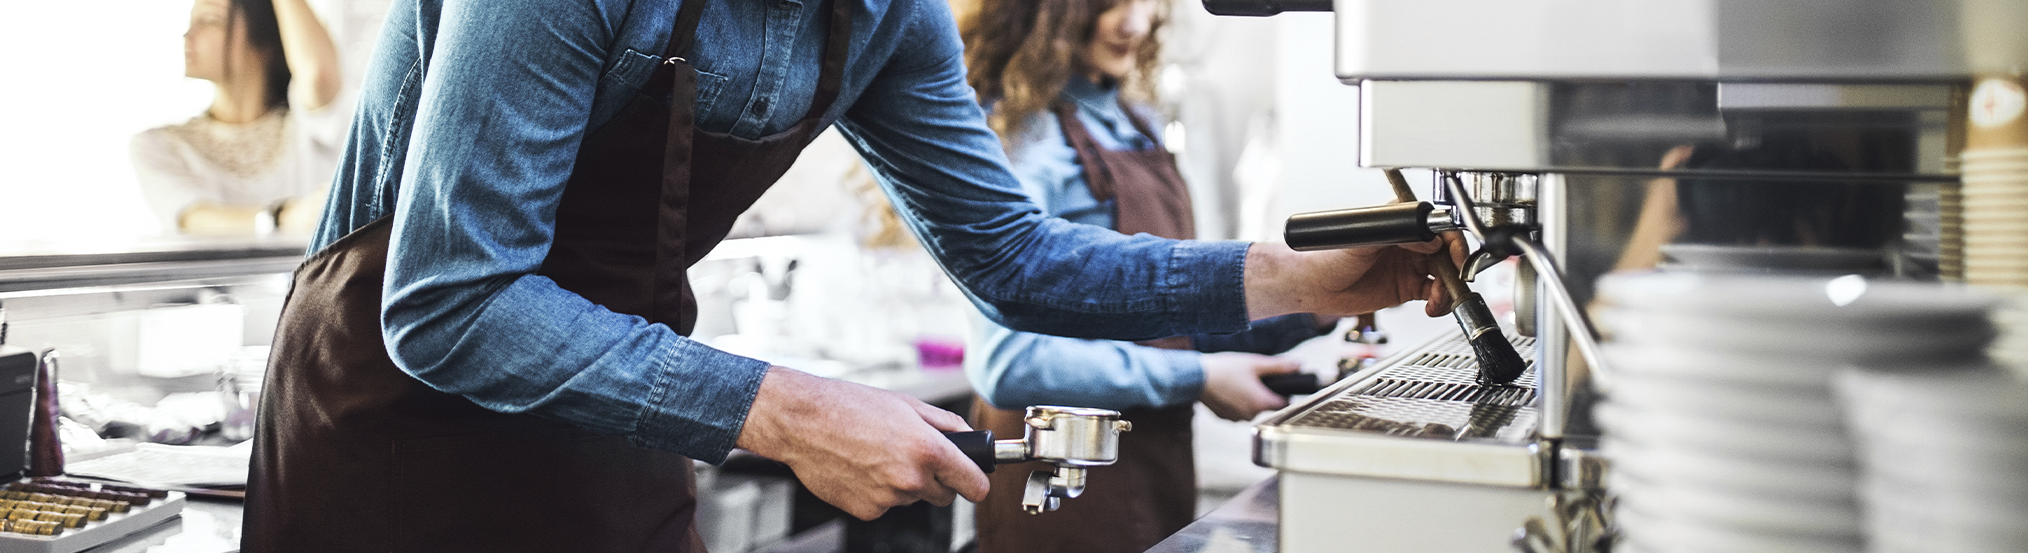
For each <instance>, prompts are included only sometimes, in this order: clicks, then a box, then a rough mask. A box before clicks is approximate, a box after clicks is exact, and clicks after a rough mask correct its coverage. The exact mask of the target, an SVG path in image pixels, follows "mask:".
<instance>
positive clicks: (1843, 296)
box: [1598, 272, 1997, 320]
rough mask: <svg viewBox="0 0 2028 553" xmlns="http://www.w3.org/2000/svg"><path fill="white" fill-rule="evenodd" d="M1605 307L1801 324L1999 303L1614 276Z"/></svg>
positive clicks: (1833, 284)
mask: <svg viewBox="0 0 2028 553" xmlns="http://www.w3.org/2000/svg"><path fill="white" fill-rule="evenodd" d="M1598 292H1599V296H1600V298H1601V299H1604V300H1606V301H1608V302H1609V303H1611V304H1613V305H1617V306H1621V307H1626V308H1630V309H1638V310H1656V311H1670V312H1685V313H1713V314H1723V315H1727V316H1755V315H1768V316H1776V317H1781V318H1790V319H1801V320H1826V319H1831V318H1846V319H1877V318H1887V319H1906V318H1910V317H1915V318H1935V317H1944V318H1955V317H1964V316H1972V315H1975V314H1978V313H1984V312H1986V311H1988V310H1990V309H1991V308H1992V307H1993V306H1994V305H1995V304H1996V302H1997V299H1996V298H1994V297H1993V296H1990V295H1987V294H1984V293H1980V292H1974V291H1971V290H1968V289H1965V288H1952V287H1946V286H1943V285H1940V284H1923V283H1914V282H1896V281H1885V280H1872V279H1863V278H1846V277H1797V276H1763V275H1717V274H1698V273H1670V272H1649V273H1614V274H1609V275H1606V276H1605V277H1604V278H1601V279H1599V283H1598Z"/></svg>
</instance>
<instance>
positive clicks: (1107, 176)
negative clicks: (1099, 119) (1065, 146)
mask: <svg viewBox="0 0 2028 553" xmlns="http://www.w3.org/2000/svg"><path fill="white" fill-rule="evenodd" d="M1050 107H1051V108H1054V110H1055V111H1056V120H1057V121H1058V123H1059V124H1060V125H1062V127H1063V139H1064V140H1065V141H1067V142H1070V149H1072V150H1075V151H1076V152H1077V161H1078V162H1079V163H1080V164H1082V165H1084V186H1085V188H1086V189H1088V190H1090V191H1091V197H1092V199H1094V200H1098V201H1100V202H1106V201H1111V200H1112V199H1114V198H1117V197H1119V192H1118V191H1117V190H1115V189H1114V187H1113V177H1112V175H1113V174H1112V172H1111V171H1107V170H1106V162H1105V156H1103V155H1100V149H1099V146H1098V143H1097V142H1096V141H1093V140H1092V138H1091V132H1090V131H1089V130H1086V129H1085V127H1084V121H1082V120H1079V119H1078V118H1077V108H1076V107H1075V106H1072V105H1070V103H1069V102H1064V101H1061V100H1059V101H1056V102H1051V103H1050Z"/></svg>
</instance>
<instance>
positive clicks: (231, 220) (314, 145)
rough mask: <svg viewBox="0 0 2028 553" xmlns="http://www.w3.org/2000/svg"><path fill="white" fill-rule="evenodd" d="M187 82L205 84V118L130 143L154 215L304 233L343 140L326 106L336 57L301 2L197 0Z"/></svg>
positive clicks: (188, 39)
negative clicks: (212, 88) (213, 89)
mask: <svg viewBox="0 0 2028 553" xmlns="http://www.w3.org/2000/svg"><path fill="white" fill-rule="evenodd" d="M183 60H184V74H185V75H186V76H189V77H192V78H197V79H204V80H207V81H211V82H212V83H213V84H215V85H217V90H218V92H217V95H216V96H215V97H213V99H212V101H211V106H210V107H208V108H206V109H205V110H204V112H203V113H200V114H198V115H197V116H196V117H192V118H190V120H189V121H185V122H182V123H178V124H174V125H168V126H163V127H157V128H154V129H149V130H147V131H143V132H142V133H140V134H138V135H135V136H134V138H133V141H132V142H131V144H130V146H131V148H130V151H131V154H132V155H133V158H134V171H135V173H136V176H137V177H138V178H139V180H140V185H141V191H142V193H143V195H144V196H145V197H146V199H147V202H148V206H149V208H150V209H151V210H152V211H154V212H155V214H156V216H157V217H158V218H159V219H160V220H161V221H162V224H163V225H164V226H165V227H166V228H167V229H168V230H169V231H171V232H181V233H186V234H257V233H264V232H267V231H272V230H280V231H282V232H292V233H308V232H310V231H311V230H314V229H315V227H316V224H317V220H318V218H319V217H320V216H321V215H323V198H324V191H325V189H327V188H328V187H329V186H330V184H331V175H332V172H333V171H334V169H335V168H336V167H337V165H338V156H339V154H340V152H341V150H342V149H343V147H344V145H343V140H344V138H345V136H344V132H345V123H346V115H347V114H346V113H344V112H345V110H342V109H335V108H332V107H331V106H332V104H333V103H334V102H335V100H337V99H338V96H339V90H340V87H341V81H342V77H341V74H340V72H339V68H338V51H337V47H336V46H334V45H333V43H332V40H331V36H330V34H329V33H327V32H326V31H325V29H324V25H323V24H322V23H320V22H319V21H318V20H317V15H316V14H315V13H314V12H312V11H311V10H310V6H309V4H308V3H306V1H305V0H196V3H195V4H194V5H192V6H191V8H190V29H189V30H188V31H186V32H185V33H184V34H183Z"/></svg>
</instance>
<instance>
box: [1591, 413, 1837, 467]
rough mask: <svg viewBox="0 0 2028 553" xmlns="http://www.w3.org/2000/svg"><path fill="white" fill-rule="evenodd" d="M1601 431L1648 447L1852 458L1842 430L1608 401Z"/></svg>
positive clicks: (1745, 455)
mask: <svg viewBox="0 0 2028 553" xmlns="http://www.w3.org/2000/svg"><path fill="white" fill-rule="evenodd" d="M1592 414H1593V416H1594V417H1595V418H1596V420H1598V423H1599V426H1600V428H1603V429H1604V430H1605V431H1606V435H1607V436H1610V437H1612V438H1613V439H1615V440H1623V441H1628V442H1633V443H1637V444H1640V445H1642V446H1646V447H1658V446H1668V447H1671V448H1675V449H1699V450H1706V451H1711V452H1713V453H1714V454H1724V455H1731V456H1735V457H1743V458H1756V459H1800V460H1820V461H1821V460H1837V459H1851V458H1852V451H1853V448H1852V444H1851V442H1850V441H1849V440H1847V439H1846V437H1845V435H1844V433H1843V432H1842V431H1840V430H1839V429H1838V428H1837V427H1835V426H1831V427H1819V426H1801V425H1786V424H1785V423H1781V422H1778V421H1777V422H1770V423H1767V424H1758V425H1757V424H1752V423H1742V422H1736V421H1728V420H1720V419H1710V418H1697V417H1691V416H1684V415H1677V414H1671V413H1657V412H1651V411H1642V410H1635V409H1631V408H1628V407H1626V406H1623V405H1619V404H1617V403H1613V402H1603V403H1600V404H1598V405H1597V406H1596V407H1594V408H1593V409H1592Z"/></svg>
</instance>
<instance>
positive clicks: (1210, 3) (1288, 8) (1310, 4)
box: [1204, 0, 1331, 17]
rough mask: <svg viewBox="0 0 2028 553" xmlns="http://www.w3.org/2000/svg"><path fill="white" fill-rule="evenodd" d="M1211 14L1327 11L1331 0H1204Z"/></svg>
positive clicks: (1251, 14) (1254, 14)
mask: <svg viewBox="0 0 2028 553" xmlns="http://www.w3.org/2000/svg"><path fill="white" fill-rule="evenodd" d="M1204 11H1208V12H1211V14H1212V15H1245V16H1253V17H1266V16H1270V15H1275V14H1278V13H1282V12H1328V11H1331V0H1204Z"/></svg>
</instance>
